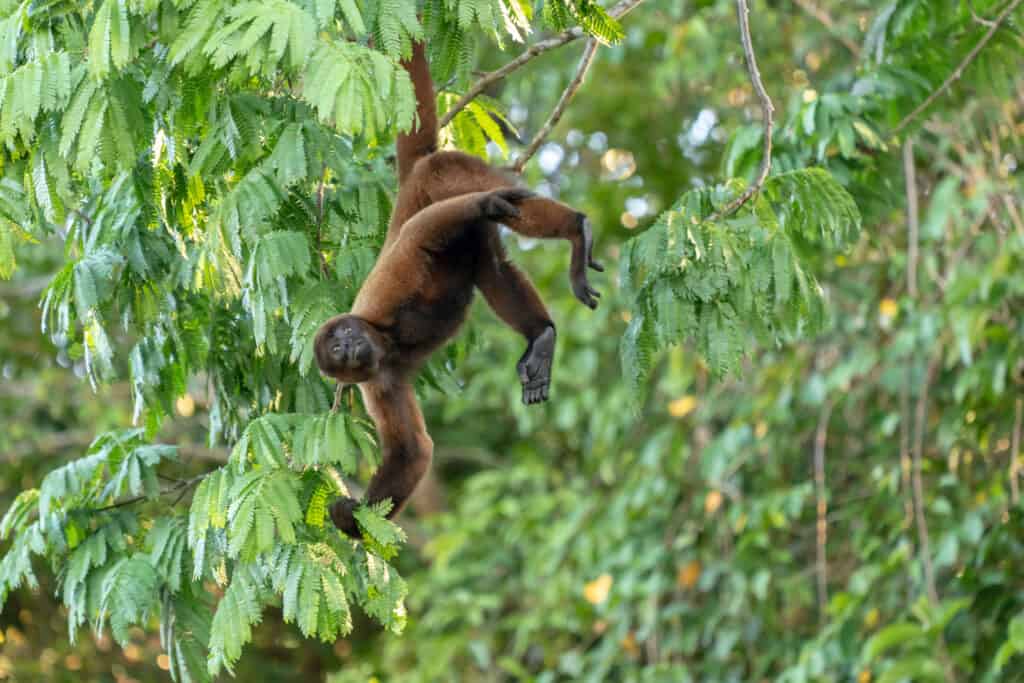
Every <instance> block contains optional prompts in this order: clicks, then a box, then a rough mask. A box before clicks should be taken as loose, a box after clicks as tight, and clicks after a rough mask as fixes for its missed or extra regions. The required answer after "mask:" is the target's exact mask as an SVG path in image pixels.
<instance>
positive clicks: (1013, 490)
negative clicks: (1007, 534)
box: [1010, 398, 1024, 505]
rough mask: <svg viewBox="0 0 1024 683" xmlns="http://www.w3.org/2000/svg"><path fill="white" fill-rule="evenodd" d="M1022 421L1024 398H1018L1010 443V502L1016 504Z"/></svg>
mask: <svg viewBox="0 0 1024 683" xmlns="http://www.w3.org/2000/svg"><path fill="white" fill-rule="evenodd" d="M1022 421H1024V399H1022V398H1018V399H1017V401H1016V403H1015V407H1014V416H1013V434H1012V436H1011V439H1012V440H1011V442H1010V443H1011V445H1010V503H1012V504H1013V505H1016V504H1017V503H1018V502H1019V501H1020V483H1019V482H1018V481H1017V477H1018V475H1019V474H1020V430H1021V422H1022Z"/></svg>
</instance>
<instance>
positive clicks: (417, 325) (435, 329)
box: [386, 221, 496, 363]
mask: <svg viewBox="0 0 1024 683" xmlns="http://www.w3.org/2000/svg"><path fill="white" fill-rule="evenodd" d="M495 230H496V228H495V226H494V225H493V224H490V223H487V222H485V221H480V222H477V223H474V224H471V225H468V226H467V228H466V230H465V231H464V232H463V233H462V234H461V235H460V236H459V237H457V238H455V239H453V240H451V241H450V242H449V243H448V244H447V245H446V246H445V247H444V249H443V250H441V251H438V252H431V253H430V254H429V255H428V258H426V259H425V267H426V269H427V278H426V281H427V282H428V283H429V285H428V286H427V287H424V288H421V289H420V290H418V291H410V292H409V293H408V298H407V299H405V300H404V301H403V302H402V303H401V304H400V305H399V307H398V309H397V310H396V311H395V314H394V321H393V324H392V325H391V326H389V327H388V328H386V329H387V332H388V333H389V334H391V335H392V339H393V340H394V343H395V346H396V347H397V348H396V349H395V351H396V352H397V353H398V354H400V355H401V356H402V357H404V358H408V357H409V356H410V354H411V355H413V356H415V357H416V359H417V361H418V362H420V363H422V362H423V361H425V360H426V358H427V357H428V356H429V355H430V354H431V353H432V352H433V351H435V350H437V349H438V348H440V347H441V346H443V345H444V344H445V343H446V342H447V341H448V340H450V339H451V338H452V337H454V336H455V335H456V334H457V333H458V331H459V328H460V327H461V326H462V324H463V322H465V320H466V315H467V313H468V312H469V307H470V304H472V302H473V290H474V287H475V284H476V272H477V268H478V264H479V262H480V259H481V258H486V257H487V255H486V253H485V251H486V249H485V247H486V245H487V244H488V237H489V234H488V233H490V232H491V231H495Z"/></svg>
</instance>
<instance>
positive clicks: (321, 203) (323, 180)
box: [316, 164, 328, 279]
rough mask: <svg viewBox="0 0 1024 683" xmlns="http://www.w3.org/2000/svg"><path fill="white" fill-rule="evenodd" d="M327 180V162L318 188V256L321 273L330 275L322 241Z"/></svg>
mask: <svg viewBox="0 0 1024 683" xmlns="http://www.w3.org/2000/svg"><path fill="white" fill-rule="evenodd" d="M326 182H327V164H324V166H323V170H322V171H320V184H319V185H318V186H317V188H316V257H317V258H318V259H319V260H320V274H321V275H322V276H323V277H324V279H326V278H327V276H328V268H327V259H326V258H325V257H324V252H323V248H322V246H321V241H322V237H323V229H324V191H325V189H326Z"/></svg>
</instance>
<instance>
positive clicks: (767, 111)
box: [708, 0, 775, 221]
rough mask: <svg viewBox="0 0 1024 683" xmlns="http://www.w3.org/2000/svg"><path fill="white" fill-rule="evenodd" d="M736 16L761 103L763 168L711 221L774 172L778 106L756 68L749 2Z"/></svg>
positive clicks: (739, 3)
mask: <svg viewBox="0 0 1024 683" xmlns="http://www.w3.org/2000/svg"><path fill="white" fill-rule="evenodd" d="M736 16H737V19H738V20H739V24H740V41H741V42H742V43H743V56H744V57H745V58H746V61H747V73H748V74H749V75H750V83H751V85H752V86H753V87H754V92H755V93H756V94H757V99H758V100H760V102H761V117H762V118H761V125H762V136H763V137H764V140H763V143H762V144H763V149H762V152H761V168H760V169H758V172H757V178H755V179H754V182H753V183H751V185H750V187H748V188H747V189H746V190H744V192H743V194H741V195H740V196H739V197H737V198H736V199H734V200H732V201H731V202H729V203H728V204H726V205H725V207H724V208H723V209H722V210H721V211H719V212H717V213H715V214H713V215H712V216H710V217H709V218H708V220H709V221H714V220H718V219H720V218H725V217H726V216H728V215H730V214H732V213H733V212H735V211H736V210H737V209H739V208H740V207H741V206H743V205H744V204H746V203H747V201H748V200H749V199H750V198H751V197H753V196H754V195H755V194H757V193H758V192H759V191H760V190H761V188H762V187H763V186H764V181H765V180H767V178H768V173H769V171H771V170H772V129H773V127H774V125H775V123H774V120H773V118H772V115H773V114H774V113H775V106H774V105H773V104H772V98H770V97H768V91H766V90H765V89H764V83H763V82H762V81H761V72H760V71H758V69H757V57H756V55H754V43H753V41H752V40H751V38H750V9H749V8H748V7H747V0H736Z"/></svg>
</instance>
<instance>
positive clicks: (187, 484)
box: [93, 472, 210, 512]
mask: <svg viewBox="0 0 1024 683" xmlns="http://www.w3.org/2000/svg"><path fill="white" fill-rule="evenodd" d="M209 474H210V473H209V472H203V473H202V474H199V475H196V476H194V477H192V478H191V479H185V480H184V481H180V482H178V483H177V484H175V485H174V486H171V487H169V488H166V489H164V490H163V491H161V492H160V495H161V496H166V495H170V494H172V493H177V494H178V495H177V497H176V498H175V499H174V501H173V502H172V503H171V505H172V506H173V505H177V504H178V503H179V502H181V499H182V498H183V497H184V496H185V494H186V493H187V492H188V490H189V489H190V488H192V487H193V486H195V485H196V484H198V483H199V482H201V481H202V480H203V479H205V478H206V477H207V476H208V475H209ZM147 498H148V496H135V497H134V498H125V499H124V500H119V501H117V502H116V503H111V504H110V505H107V506H105V507H101V508H96V509H95V510H93V512H106V511H107V510H114V509H116V508H121V507H125V506H126V505H133V504H135V503H138V502H141V501H143V500H146V499H147Z"/></svg>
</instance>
